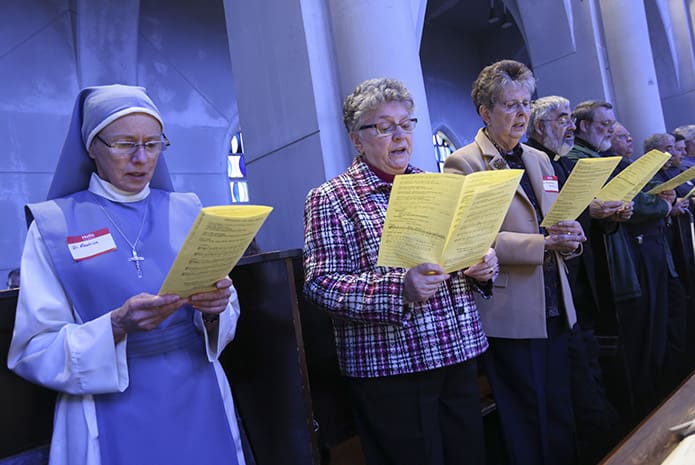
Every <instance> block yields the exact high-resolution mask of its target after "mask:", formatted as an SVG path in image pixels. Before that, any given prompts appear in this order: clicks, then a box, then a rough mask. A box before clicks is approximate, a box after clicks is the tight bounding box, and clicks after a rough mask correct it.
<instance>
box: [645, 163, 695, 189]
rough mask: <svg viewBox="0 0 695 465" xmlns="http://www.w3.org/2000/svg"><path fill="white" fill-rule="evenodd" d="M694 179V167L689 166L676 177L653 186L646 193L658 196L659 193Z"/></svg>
mask: <svg viewBox="0 0 695 465" xmlns="http://www.w3.org/2000/svg"><path fill="white" fill-rule="evenodd" d="M693 178H695V166H691V167H690V168H688V169H687V170H685V171H683V172H682V173H679V174H678V175H677V176H674V177H672V178H671V179H669V180H668V181H666V182H664V183H661V184H659V185H658V186H655V187H654V188H652V189H650V190H648V191H647V194H658V193H659V192H663V191H669V190H671V189H675V188H676V187H678V186H680V185H681V184H683V183H685V182H688V181H690V180H691V179H693Z"/></svg>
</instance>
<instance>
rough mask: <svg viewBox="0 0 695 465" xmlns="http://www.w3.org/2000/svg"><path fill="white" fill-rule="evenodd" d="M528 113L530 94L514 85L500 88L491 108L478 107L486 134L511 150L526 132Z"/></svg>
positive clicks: (529, 110) (529, 111)
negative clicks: (485, 127)
mask: <svg viewBox="0 0 695 465" xmlns="http://www.w3.org/2000/svg"><path fill="white" fill-rule="evenodd" d="M530 113H531V94H530V93H529V91H528V90H527V89H526V88H525V87H522V86H516V85H508V86H507V87H504V88H502V90H501V91H500V93H499V94H498V95H497V101H496V102H495V103H494V104H493V105H492V108H488V107H485V106H482V107H480V115H481V116H482V118H483V121H484V122H485V125H486V126H487V131H488V136H489V137H490V138H491V139H492V140H493V141H495V142H496V143H497V144H498V145H500V146H501V147H502V148H503V149H505V150H512V149H513V148H514V147H515V146H516V144H518V143H519V139H521V138H522V137H523V136H524V134H526V126H527V125H528V119H529V115H530Z"/></svg>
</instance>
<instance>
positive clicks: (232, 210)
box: [159, 205, 272, 297]
mask: <svg viewBox="0 0 695 465" xmlns="http://www.w3.org/2000/svg"><path fill="white" fill-rule="evenodd" d="M271 211H272V207H266V206H262V205H221V206H216V207H205V208H203V209H201V210H200V212H199V213H198V217H197V218H196V219H195V221H194V222H193V226H191V229H190V231H189V232H188V236H187V237H186V241H185V242H184V244H183V246H182V247H181V250H180V251H179V253H178V255H177V256H176V260H174V264H173V265H172V267H171V269H170V270H169V273H168V274H167V277H166V279H165V280H164V283H163V284H162V287H161V288H160V289H159V294H160V295H162V294H177V295H179V296H181V297H188V296H190V295H192V294H197V293H198V292H204V291H211V290H214V289H215V283H216V282H217V281H219V280H220V279H222V278H224V277H225V276H227V275H228V274H229V272H230V271H231V270H232V268H234V266H235V265H236V264H237V262H238V261H239V259H240V258H241V256H242V255H243V254H244V251H245V250H246V248H247V247H248V246H249V244H250V243H251V241H252V240H253V238H254V237H255V235H256V233H257V232H258V230H259V229H260V228H261V225H262V224H263V222H264V221H265V219H266V218H267V217H268V215H269V214H270V212H271Z"/></svg>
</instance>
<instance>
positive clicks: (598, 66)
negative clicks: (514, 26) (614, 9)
mask: <svg viewBox="0 0 695 465" xmlns="http://www.w3.org/2000/svg"><path fill="white" fill-rule="evenodd" d="M595 1H596V0H587V1H583V2H571V3H568V2H558V1H557V0H537V1H534V2H525V1H517V2H516V7H515V5H510V11H513V12H514V11H516V9H517V8H518V18H519V21H518V23H519V28H520V30H521V31H522V34H523V35H524V37H525V39H526V46H527V48H528V51H529V55H530V57H531V66H532V67H533V72H534V74H535V76H536V93H537V95H538V97H544V96H547V95H561V96H563V97H565V98H568V99H569V100H570V103H571V105H572V106H573V107H574V106H575V105H577V104H578V103H580V102H582V101H584V100H595V99H600V100H611V99H612V97H611V90H610V85H609V81H608V76H607V73H606V71H605V68H606V64H605V53H604V48H603V39H602V37H601V24H600V22H599V20H598V19H597V16H598V14H597V11H596V10H597V8H596V5H595Z"/></svg>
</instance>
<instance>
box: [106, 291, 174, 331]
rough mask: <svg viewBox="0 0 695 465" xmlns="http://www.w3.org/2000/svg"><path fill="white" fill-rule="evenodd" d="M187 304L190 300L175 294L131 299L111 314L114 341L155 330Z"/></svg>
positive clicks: (141, 296)
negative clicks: (140, 332)
mask: <svg viewBox="0 0 695 465" xmlns="http://www.w3.org/2000/svg"><path fill="white" fill-rule="evenodd" d="M187 302H188V299H184V298H181V297H179V296H177V295H175V294H167V295H152V294H146V293H144V292H143V293H141V294H138V295H136V296H133V297H131V298H130V299H128V300H126V301H125V303H124V304H123V305H121V306H120V307H119V308H117V309H116V310H114V311H112V312H111V328H112V330H113V338H114V340H115V341H116V342H119V341H121V340H123V338H125V336H126V334H128V333H132V332H136V331H151V330H153V329H154V328H156V327H157V326H159V324H160V323H161V322H162V321H164V320H165V319H166V318H167V317H169V315H171V314H172V313H174V311H176V309H177V308H179V307H180V306H182V305H184V304H185V303H187Z"/></svg>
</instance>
